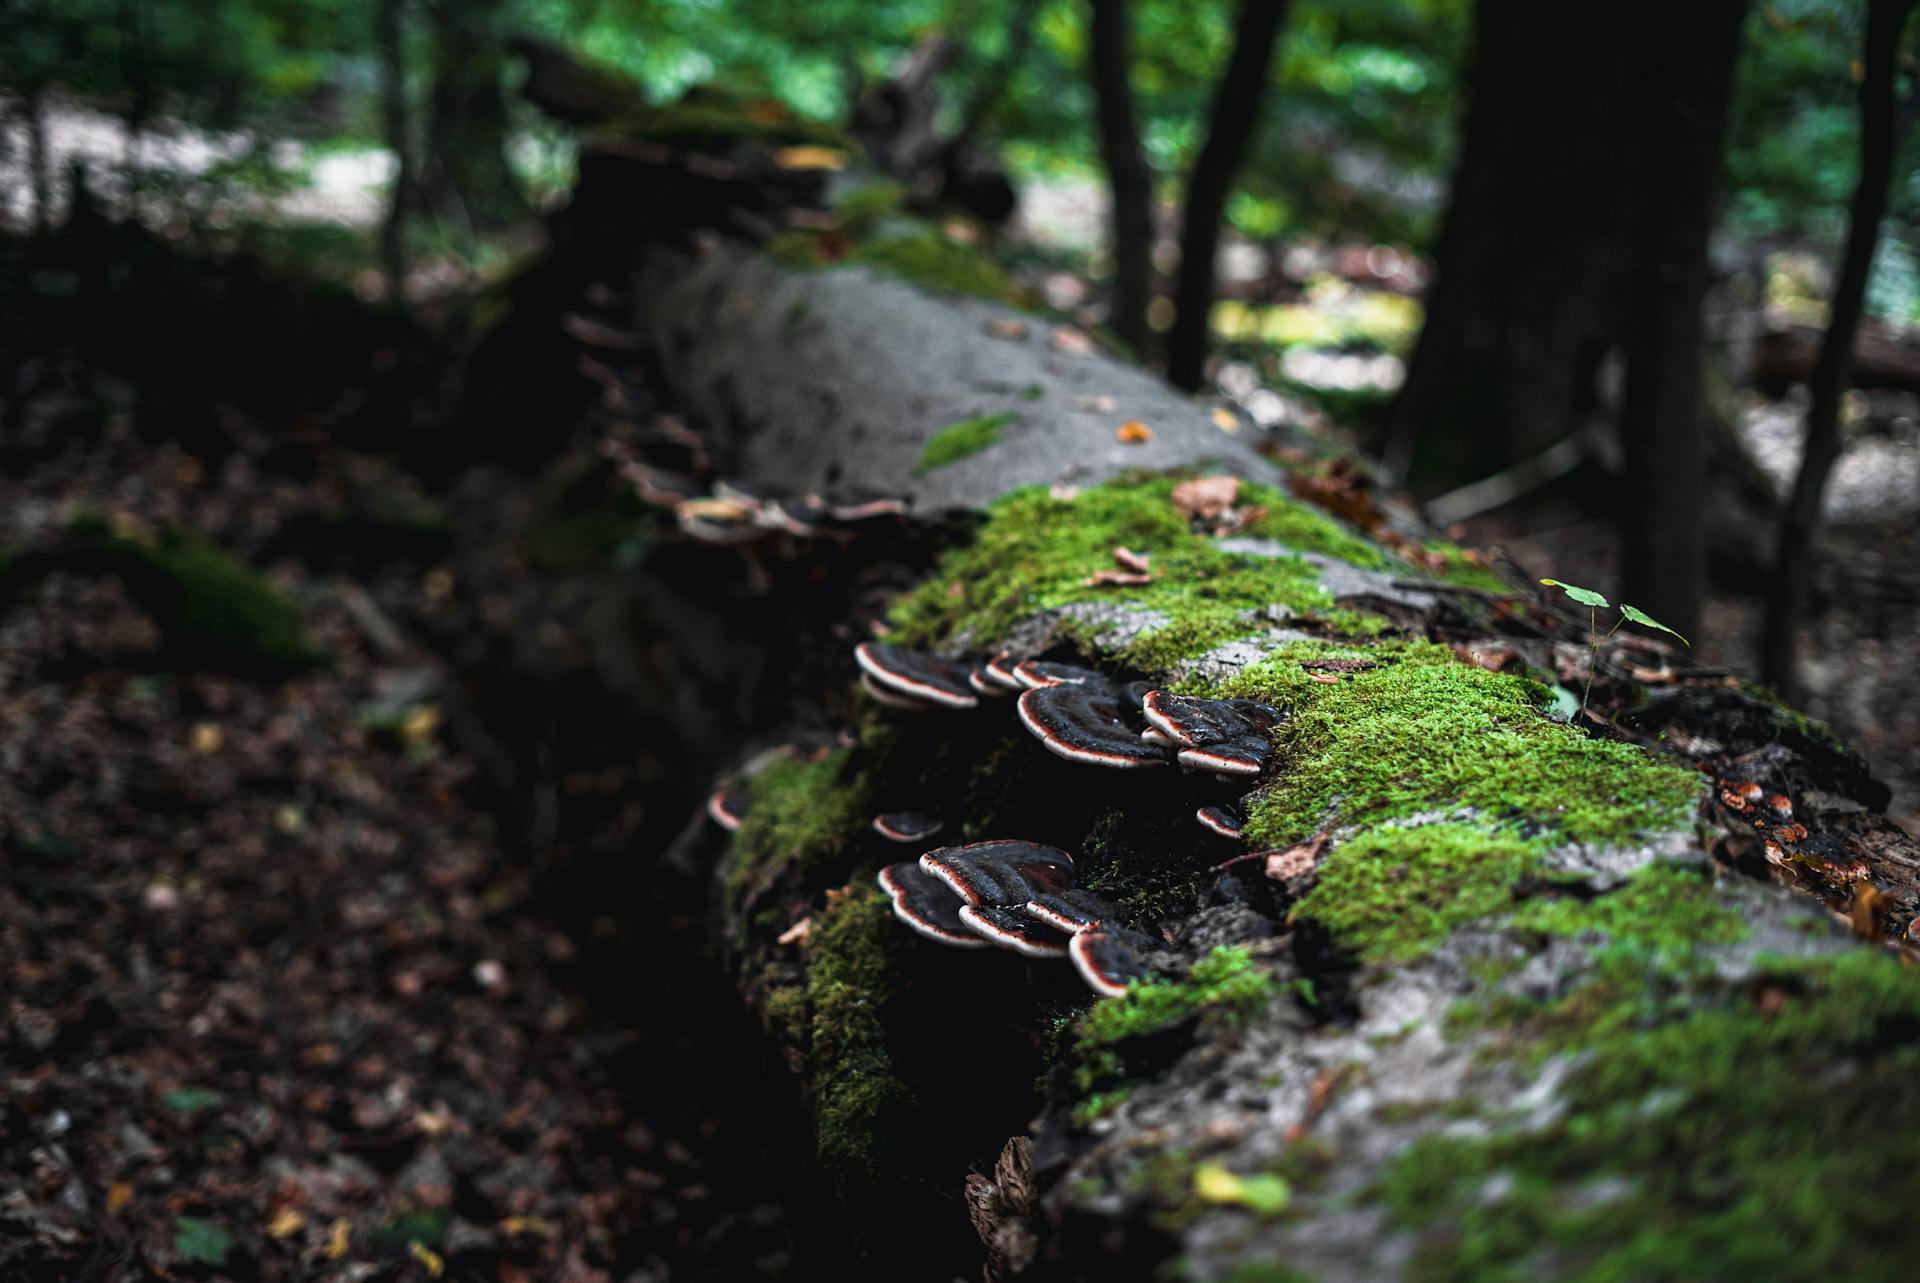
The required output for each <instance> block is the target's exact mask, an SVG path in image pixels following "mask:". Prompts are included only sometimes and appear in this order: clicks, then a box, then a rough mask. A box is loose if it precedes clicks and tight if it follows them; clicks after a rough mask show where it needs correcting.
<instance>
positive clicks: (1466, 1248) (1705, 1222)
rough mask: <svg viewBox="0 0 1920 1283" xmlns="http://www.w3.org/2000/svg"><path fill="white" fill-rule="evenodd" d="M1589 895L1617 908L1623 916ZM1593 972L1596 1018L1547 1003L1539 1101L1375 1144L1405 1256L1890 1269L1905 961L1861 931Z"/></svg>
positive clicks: (1910, 1071) (1900, 1255) (1742, 1272)
mask: <svg viewBox="0 0 1920 1283" xmlns="http://www.w3.org/2000/svg"><path fill="white" fill-rule="evenodd" d="M1649 889H1651V888H1649ZM1610 912H1611V913H1612V914H1613V915H1614V917H1615V925H1616V928H1618V927H1619V926H1620V925H1621V923H1622V921H1623V920H1625V919H1627V918H1637V917H1638V916H1639V915H1637V914H1633V913H1631V912H1630V911H1628V910H1626V909H1624V908H1622V907H1621V906H1617V905H1616V906H1614V908H1613V909H1612V910H1610ZM1607 992H1608V994H1609V995H1610V996H1609V997H1608V999H1607V1002H1608V1003H1609V1005H1610V1006H1613V1007H1617V1008H1619V1009H1620V1010H1619V1012H1618V1013H1617V1014H1616V1015H1614V1016H1613V1018H1611V1019H1603V1020H1596V1019H1595V1018H1594V1013H1593V1012H1591V1011H1589V1010H1582V1011H1580V1012H1579V1013H1578V1016H1577V1018H1571V1019H1568V1020H1566V1021H1564V1022H1559V1024H1560V1027H1562V1028H1564V1030H1565V1031H1566V1033H1565V1035H1564V1038H1563V1041H1561V1042H1560V1043H1559V1046H1558V1049H1559V1050H1561V1051H1564V1052H1574V1053H1578V1054H1577V1057H1576V1058H1575V1060H1574V1061H1573V1062H1572V1063H1573V1068H1572V1069H1571V1071H1570V1073H1569V1074H1568V1076H1567V1078H1566V1079H1565V1081H1564V1082H1563V1083H1562V1084H1561V1086H1560V1089H1559V1095H1560V1098H1561V1100H1562V1102H1563V1104H1564V1108H1563V1109H1562V1110H1560V1111H1559V1112H1558V1113H1557V1114H1556V1116H1555V1120H1554V1121H1553V1122H1551V1123H1549V1124H1547V1125H1544V1126H1535V1127H1528V1126H1510V1127H1509V1128H1508V1129H1506V1130H1503V1131H1499V1132H1496V1133H1495V1134H1494V1135H1492V1136H1490V1137H1473V1138H1462V1137H1433V1138H1428V1139H1425V1140H1422V1141H1420V1142H1417V1143H1416V1144H1415V1145H1413V1146H1412V1147H1410V1148H1409V1150H1408V1151H1407V1153H1406V1154H1404V1155H1403V1156H1402V1157H1401V1158H1400V1159H1399V1160H1397V1161H1396V1163H1395V1165H1394V1167H1393V1169H1392V1170H1391V1173H1390V1175H1389V1177H1388V1178H1387V1180H1386V1181H1385V1183H1384V1184H1383V1186H1382V1188H1381V1190H1380V1193H1381V1196H1382V1197H1383V1198H1384V1199H1385V1200H1386V1202H1387V1204H1388V1206H1389V1208H1390V1209H1391V1211H1392V1213H1393V1214H1394V1216H1395V1218H1396V1219H1398V1220H1399V1221H1400V1222H1402V1223H1403V1224H1406V1225H1409V1226H1415V1227H1421V1228H1423V1229H1425V1230H1426V1231H1427V1234H1426V1239H1427V1246H1426V1247H1425V1249H1424V1251H1423V1253H1422V1255H1421V1256H1420V1257H1419V1258H1418V1260H1417V1266H1416V1269H1415V1271H1414V1276H1415V1277H1417V1278H1422V1279H1430V1280H1441V1279H1475V1280H1509V1279H1510V1280H1521V1279H1530V1278H1536V1277H1539V1276H1540V1274H1541V1273H1543V1272H1545V1268H1546V1267H1545V1263H1547V1262H1551V1263H1552V1266H1551V1272H1552V1273H1553V1275H1554V1277H1556V1278H1565V1279H1574V1280H1614V1279H1675V1280H1678V1279H1696V1278H1747V1279H1788V1278H1846V1279H1895V1278H1901V1277H1904V1276H1905V1275H1906V1274H1907V1273H1909V1272H1910V1263H1911V1261H1912V1259H1913V1254H1914V1252H1915V1251H1916V1250H1920V1231H1917V1230H1916V1223H1915V1222H1914V1220H1913V1218H1912V1215H1911V1209H1912V1208H1913V1206H1915V1204H1916V1200H1920V1165H1916V1164H1915V1163H1914V1162H1913V1161H1912V1154H1911V1145H1910V1143H1909V1142H1910V1138H1911V1136H1912V1134H1913V1131H1914V1128H1915V1126H1916V1125H1920V984H1917V983H1916V982H1915V977H1914V976H1913V974H1912V972H1911V971H1910V970H1909V969H1907V968H1904V967H1903V966H1901V964H1900V963H1899V962H1898V961H1896V960H1895V959H1893V958H1890V957H1888V956H1886V955H1884V954H1881V953H1879V952H1877V951H1870V950H1864V949H1863V950H1859V951H1854V952H1848V953H1844V954H1841V955H1838V956H1836V957H1834V958H1831V959H1828V960H1822V961H1800V962H1781V963H1778V964H1776V965H1775V966H1774V967H1773V968H1771V970H1770V973H1769V974H1768V975H1767V976H1766V977H1764V978H1763V979H1762V980H1761V981H1760V982H1758V983H1749V984H1743V985H1740V986H1737V987H1725V986H1716V985H1712V984H1711V983H1708V982H1705V981H1702V982H1698V983H1693V984H1689V985H1684V986H1683V985H1676V984H1674V983H1672V982H1671V979H1670V978H1669V980H1668V981H1667V982H1666V983H1662V982H1661V980H1660V979H1659V977H1658V976H1657V975H1656V976H1648V975H1646V974H1644V973H1643V974H1641V975H1640V976H1639V977H1637V978H1634V979H1633V980H1632V981H1631V982H1629V981H1628V979H1627V973H1626V971H1625V970H1624V969H1616V973H1615V974H1614V975H1613V977H1612V983H1610V984H1609V985H1608V986H1607ZM1592 1001H1593V995H1592V994H1591V993H1587V992H1581V993H1576V994H1575V995H1573V996H1571V997H1569V998H1567V999H1564V1000H1562V1002H1561V1003H1559V1004H1555V1006H1566V1005H1569V1004H1590V1003H1591V1002H1592ZM1496 1178H1497V1181H1496ZM1490 1191H1492V1192H1490Z"/></svg>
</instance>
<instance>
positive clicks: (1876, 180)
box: [1760, 0, 1914, 699]
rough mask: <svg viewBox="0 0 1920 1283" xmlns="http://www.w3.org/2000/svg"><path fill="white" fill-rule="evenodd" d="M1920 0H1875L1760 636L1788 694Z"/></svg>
mask: <svg viewBox="0 0 1920 1283" xmlns="http://www.w3.org/2000/svg"><path fill="white" fill-rule="evenodd" d="M1913 9H1914V0H1870V3H1869V4H1868V6H1867V38H1866V48H1865V50H1864V53H1863V60H1864V63H1865V70H1866V74H1865V76H1864V77H1863V78H1862V80H1861V82H1860V180H1859V183H1858V185H1857V186H1856V187H1855V188H1854V192H1853V211H1852V215H1851V218H1850V221H1849V223H1848V227H1847V247H1846V251H1845V254H1844V255H1843V256H1842V258H1841V261H1840V275H1839V279H1838V280H1837V281H1836V282H1835V283H1834V291H1833V306H1832V313H1831V316H1830V318H1829V320H1828V322H1827V332H1826V336H1825V338H1824V339H1823V340H1822V342H1821V345H1820V356H1819V359H1818V360H1817V362H1816V363H1815V365H1814V370H1813V379H1812V382H1811V384H1810V386H1809V391H1810V393H1811V399H1810V401H1809V403H1808V406H1807V434H1806V450H1805V454H1804V455H1803V456H1802V458H1801V463H1800V473H1799V475H1798V476H1797V477H1796V478H1795V480H1794V485H1793V497H1792V498H1791V499H1790V500H1789V501H1788V503H1787V510H1786V513H1785V515H1784V517H1783V518H1782V520H1781V523H1780V538H1779V543H1778V545H1777V551H1776V553H1775V559H1774V575H1773V582H1772V585H1771V591H1770V593H1769V594H1768V598H1767V616H1766V623H1765V631H1764V633H1763V635H1762V637H1761V645H1760V654H1761V673H1762V676H1763V677H1764V678H1765V680H1767V681H1769V682H1771V683H1772V684H1773V686H1774V688H1775V689H1776V690H1778V691H1780V692H1781V693H1782V694H1783V695H1784V696H1785V697H1786V698H1788V699H1791V698H1793V691H1794V689H1795V687H1797V686H1798V684H1799V680H1798V672H1797V670H1796V667H1795V660H1796V652H1797V650H1798V645H1797V637H1798V632H1799V626H1800V620H1801V617H1802V614H1803V612H1804V611H1805V608H1806V600H1807V590H1808V585H1809V582H1810V581H1811V579H1812V575H1813V562H1814V542H1815V540H1817V539H1818V538H1819V536H1820V503H1821V496H1822V495H1823V494H1824V493H1825V491H1826V487H1827V477H1828V476H1829V475H1830V474H1831V473H1832V471H1833V465H1834V462H1835V461H1836V460H1837V459H1838V458H1839V457H1840V401H1841V398H1842V396H1843V395H1844V394H1845V392H1846V387H1847V375H1848V372H1849V369H1850V367H1851V365H1852V362H1853V352H1854V336H1855V334H1856V332H1857V331H1858V329H1859V326H1860V314H1861V311H1862V309H1863V308H1864V307H1865V305H1866V298H1867V278H1868V275H1869V274H1870V272H1871V271H1872V268H1873V252H1874V247H1875V246H1876V245H1877V244H1878V243H1879V239H1880V221H1881V219H1883V218H1884V217H1885V216H1886V212H1887V199H1888V195H1889V193H1890V192H1891V191H1892V187H1893V169H1894V160H1895V157H1896V156H1897V155H1898V152H1899V137H1898V132H1899V130H1898V121H1897V119H1896V116H1897V111H1896V107H1895V102H1894V80H1895V77H1896V75H1897V73H1898V67H1897V65H1896V53H1897V46H1898V45H1899V42H1900V32H1901V30H1902V28H1904V27H1905V26H1906V23H1907V18H1908V15H1909V14H1911V13H1912V12H1913Z"/></svg>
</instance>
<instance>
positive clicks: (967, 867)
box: [920, 839, 1073, 904]
mask: <svg viewBox="0 0 1920 1283" xmlns="http://www.w3.org/2000/svg"><path fill="white" fill-rule="evenodd" d="M920 867H921V868H923V869H925V870H926V871H927V872H928V873H931V874H932V875H933V876H934V877H936V878H939V879H940V880H941V881H942V882H944V883H946V884H947V885H948V886H950V887H952V888H953V890H954V893H955V894H956V895H958V896H959V897H960V898H961V899H963V900H965V901H966V902H967V903H968V904H1025V903H1026V902H1027V901H1029V900H1031V899H1033V897H1034V896H1036V895H1044V894H1046V893H1047V892H1050V891H1059V890H1063V889H1065V888H1066V887H1067V886H1069V885H1071V884H1072V882H1073V857H1072V856H1070V855H1068V854H1067V853H1066V852H1065V851H1062V850H1061V849H1060V848H1058V847H1052V846H1043V845H1041V844H1040V843H1038V842H1021V841H1010V840H1006V839H997V840H993V841H987V842H969V843H968V844H967V845H965V846H943V847H941V848H939V849H938V850H935V851H929V852H927V853H926V854H925V855H923V856H921V857H920Z"/></svg>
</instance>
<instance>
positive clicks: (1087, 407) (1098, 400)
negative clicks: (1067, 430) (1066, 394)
mask: <svg viewBox="0 0 1920 1283" xmlns="http://www.w3.org/2000/svg"><path fill="white" fill-rule="evenodd" d="M1073 408H1074V409H1076V410H1078V411H1080V412H1081V413H1082V414H1112V413H1113V412H1114V411H1115V410H1118V409H1119V408H1120V398H1119V397H1117V396H1106V395H1102V394H1094V395H1091V396H1077V397H1075V398H1073Z"/></svg>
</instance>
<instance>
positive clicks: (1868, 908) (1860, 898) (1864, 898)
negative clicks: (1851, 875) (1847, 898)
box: [1851, 878, 1890, 940]
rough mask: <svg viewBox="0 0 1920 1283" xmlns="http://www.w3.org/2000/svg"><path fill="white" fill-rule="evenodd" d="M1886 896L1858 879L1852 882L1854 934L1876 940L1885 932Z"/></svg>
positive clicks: (1865, 881) (1871, 884)
mask: <svg viewBox="0 0 1920 1283" xmlns="http://www.w3.org/2000/svg"><path fill="white" fill-rule="evenodd" d="M1889 907H1890V906H1889V905H1888V903H1887V897H1886V896H1884V895H1882V894H1881V893H1880V888H1878V887H1876V886H1874V885H1873V883H1871V882H1869V881H1867V880H1866V879H1865V878H1862V879H1860V880H1859V881H1858V882H1856V883H1854V884H1853V910H1852V915H1851V916H1852V918H1853V930H1854V934H1855V935H1858V936H1860V937H1861V938H1863V939H1867V940H1878V939H1880V938H1881V937H1882V936H1884V935H1885V934H1886V928H1887V909H1888V908H1889Z"/></svg>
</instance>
